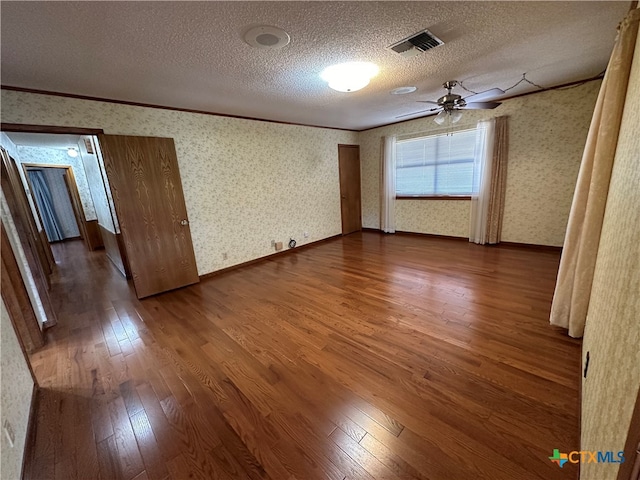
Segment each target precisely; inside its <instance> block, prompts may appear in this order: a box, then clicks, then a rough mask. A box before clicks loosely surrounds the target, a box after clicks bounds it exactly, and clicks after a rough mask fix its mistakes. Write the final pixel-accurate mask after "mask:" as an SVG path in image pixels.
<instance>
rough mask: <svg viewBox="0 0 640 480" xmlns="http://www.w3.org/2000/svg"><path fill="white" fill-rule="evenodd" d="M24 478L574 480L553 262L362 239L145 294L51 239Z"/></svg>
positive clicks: (441, 243)
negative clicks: (552, 314)
mask: <svg viewBox="0 0 640 480" xmlns="http://www.w3.org/2000/svg"><path fill="white" fill-rule="evenodd" d="M54 253H55V256H56V258H57V259H58V263H59V265H58V272H59V273H58V274H56V276H55V278H54V279H53V290H54V292H53V295H52V298H53V302H54V307H55V308H56V309H57V312H58V325H57V326H56V327H53V328H52V329H50V330H49V331H48V334H47V337H48V338H47V340H48V344H47V345H46V346H45V347H43V348H42V349H41V350H39V351H37V352H36V353H34V354H33V355H32V363H33V367H34V370H35V374H36V376H37V378H38V380H39V383H40V385H41V387H42V388H41V390H40V393H39V403H38V407H37V427H36V432H35V435H34V438H35V445H34V446H33V448H32V449H31V450H30V452H31V453H30V456H29V457H28V458H27V461H26V467H25V478H27V479H49V478H64V479H72V478H78V479H93V478H102V479H103V480H107V479H137V480H141V479H165V478H173V479H186V478H206V479H237V478H240V479H244V478H247V479H273V480H292V479H298V480H310V479H322V480H325V479H331V480H334V479H335V480H344V479H345V478H348V479H367V480H371V479H385V480H386V479H390V480H395V479H425V480H426V479H430V480H436V479H446V480H454V479H455V480H459V479H491V480H500V479H509V480H513V479H545V480H552V479H569V478H576V466H575V465H565V466H564V468H562V469H560V468H558V466H557V465H555V464H553V463H551V462H550V461H549V459H548V457H549V456H550V455H551V454H552V451H553V449H554V448H558V449H560V450H561V451H570V450H574V449H578V445H579V444H578V416H577V415H578V388H579V375H580V353H579V350H580V343H579V342H578V341H576V340H573V339H571V338H569V337H567V336H566V335H565V334H564V333H563V332H562V331H561V330H559V329H556V328H554V327H551V326H549V324H548V322H547V318H548V313H549V308H550V303H551V297H552V293H553V286H554V282H555V276H556V271H557V266H558V260H559V255H558V254H557V253H553V252H539V251H536V252H534V251H527V250H522V249H515V248H514V249H510V248H495V247H480V246H477V245H471V244H468V243H466V242H463V241H456V240H446V239H430V238H421V237H413V236H401V235H395V236H391V235H387V236H385V235H380V234H377V233H368V232H367V233H362V234H361V233H356V234H353V235H350V236H347V237H342V238H338V239H336V240H332V241H329V242H326V243H323V244H319V245H317V246H313V247H310V248H307V249H304V250H300V251H298V252H295V253H293V254H291V255H286V256H281V257H276V258H273V259H270V260H267V261H265V262H263V263H258V264H254V265H251V266H248V267H245V268H241V269H238V270H235V271H231V272H228V273H225V274H222V275H220V276H217V277H213V278H210V279H208V280H206V281H203V282H201V283H200V284H198V285H194V286H190V287H186V288H183V289H181V290H177V291H174V292H170V293H166V294H163V295H159V296H156V297H151V298H148V299H145V300H142V301H139V300H137V299H136V298H135V295H134V293H133V289H132V287H130V286H129V285H128V284H127V283H126V282H125V280H124V279H123V278H122V276H121V275H120V274H119V273H118V272H117V271H116V270H115V268H114V267H113V266H112V265H111V264H110V263H109V261H108V260H107V258H106V255H105V254H104V252H85V251H84V247H83V245H82V243H80V242H71V243H64V244H60V245H56V246H54Z"/></svg>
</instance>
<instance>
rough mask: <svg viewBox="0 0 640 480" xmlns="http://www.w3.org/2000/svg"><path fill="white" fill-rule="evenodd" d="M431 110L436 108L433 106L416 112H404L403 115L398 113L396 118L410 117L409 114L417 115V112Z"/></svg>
mask: <svg viewBox="0 0 640 480" xmlns="http://www.w3.org/2000/svg"><path fill="white" fill-rule="evenodd" d="M433 110H436V109H435V108H430V109H428V110H419V111H417V112H412V113H405V114H403V115H398V116H397V117H396V118H402V117H410V116H411V115H417V114H419V113H426V112H432V111H433Z"/></svg>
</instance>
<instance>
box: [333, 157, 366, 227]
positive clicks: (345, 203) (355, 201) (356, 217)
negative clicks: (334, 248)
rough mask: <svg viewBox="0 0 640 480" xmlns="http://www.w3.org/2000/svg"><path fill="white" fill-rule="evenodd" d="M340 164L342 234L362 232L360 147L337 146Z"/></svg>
mask: <svg viewBox="0 0 640 480" xmlns="http://www.w3.org/2000/svg"><path fill="white" fill-rule="evenodd" d="M338 162H339V164H340V208H341V210H342V234H343V235H347V234H349V233H353V232H357V231H360V230H362V211H361V206H360V147H359V146H358V145H338Z"/></svg>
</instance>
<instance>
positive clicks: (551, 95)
mask: <svg viewBox="0 0 640 480" xmlns="http://www.w3.org/2000/svg"><path fill="white" fill-rule="evenodd" d="M599 87H600V82H599V81H594V82H589V83H587V84H584V85H582V86H578V87H574V88H568V89H563V90H554V91H549V92H542V93H537V94H532V95H528V96H524V97H520V98H514V99H512V100H506V101H504V102H503V104H502V105H501V106H500V107H498V108H496V109H495V110H490V111H482V110H472V111H467V112H465V113H464V116H463V119H462V120H461V123H460V125H461V126H462V125H468V126H475V124H476V123H477V122H478V120H480V119H482V118H487V117H488V116H501V115H508V116H509V117H510V118H509V135H510V142H509V165H508V174H507V190H506V199H505V212H504V224H503V230H502V240H504V241H507V242H520V243H533V244H540V245H556V246H559V245H562V243H563V241H564V233H565V229H566V224H567V219H568V216H569V209H570V207H571V200H572V198H573V190H574V188H575V182H576V178H577V176H578V167H579V165H580V160H581V158H582V150H583V148H584V143H585V140H586V137H587V132H588V130H589V123H590V121H591V115H592V113H593V108H594V106H595V101H596V97H597V94H598V89H599ZM441 130H442V128H441V127H439V126H438V125H437V124H435V123H434V122H433V119H432V118H424V119H418V120H413V121H409V122H403V123H398V124H395V125H390V126H387V127H380V128H376V129H373V130H368V131H366V132H363V133H361V134H360V144H361V159H362V169H363V171H362V196H363V198H362V208H363V211H362V218H363V224H364V226H365V227H370V228H379V224H380V223H379V218H380V197H379V189H380V155H381V153H380V151H381V150H380V145H381V141H380V139H381V137H383V136H385V135H409V134H415V133H418V132H427V133H428V132H436V131H441ZM469 209H470V204H469V202H465V201H446V200H399V201H397V202H396V219H397V225H396V229H397V230H405V231H407V230H408V231H415V232H422V233H434V234H440V235H451V236H461V237H465V236H467V235H468V231H469V226H468V225H469Z"/></svg>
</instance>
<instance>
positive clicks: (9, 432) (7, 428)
mask: <svg viewBox="0 0 640 480" xmlns="http://www.w3.org/2000/svg"><path fill="white" fill-rule="evenodd" d="M2 428H3V430H4V434H5V435H6V437H7V440H9V445H10V446H11V448H13V444H14V443H15V440H16V434H15V433H14V432H13V426H12V425H11V423H10V422H9V420H7V419H5V421H4V424H3V425H2Z"/></svg>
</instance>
